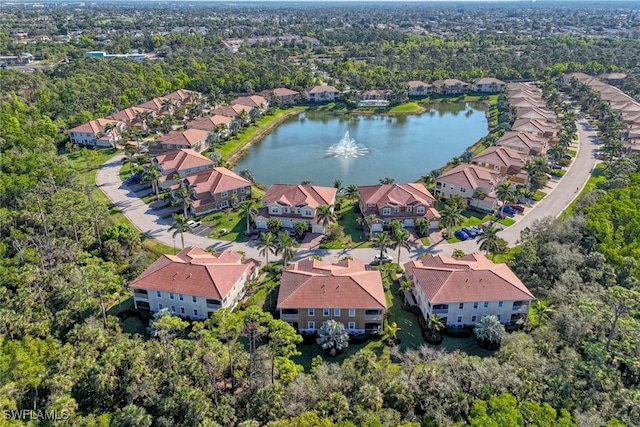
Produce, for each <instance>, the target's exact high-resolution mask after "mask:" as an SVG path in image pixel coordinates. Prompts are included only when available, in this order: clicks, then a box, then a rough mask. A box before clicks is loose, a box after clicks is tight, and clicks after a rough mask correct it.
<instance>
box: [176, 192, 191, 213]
mask: <svg viewBox="0 0 640 427" xmlns="http://www.w3.org/2000/svg"><path fill="white" fill-rule="evenodd" d="M173 198H174V203H175V204H176V205H179V206H182V213H183V214H184V217H185V218H187V217H188V216H189V215H188V213H187V209H189V208H190V207H191V206H192V205H193V200H192V199H191V191H189V189H188V188H186V187H180V188H179V189H178V190H177V191H175V192H174V193H173Z"/></svg>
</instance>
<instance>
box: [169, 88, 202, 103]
mask: <svg viewBox="0 0 640 427" xmlns="http://www.w3.org/2000/svg"><path fill="white" fill-rule="evenodd" d="M199 96H200V93H199V92H195V91H192V90H187V89H178V90H176V91H174V92H171V93H170V94H167V95H165V96H164V97H165V98H169V99H174V100H176V101H180V102H184V101H185V100H186V99H188V98H189V97H191V98H192V99H195V98H197V97H199Z"/></svg>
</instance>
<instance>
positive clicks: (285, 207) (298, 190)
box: [255, 184, 338, 233]
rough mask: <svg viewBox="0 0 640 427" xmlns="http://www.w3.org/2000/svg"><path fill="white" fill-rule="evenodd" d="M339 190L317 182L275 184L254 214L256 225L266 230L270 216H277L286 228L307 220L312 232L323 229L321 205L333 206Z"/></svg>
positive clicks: (320, 231) (321, 231) (318, 231)
mask: <svg viewBox="0 0 640 427" xmlns="http://www.w3.org/2000/svg"><path fill="white" fill-rule="evenodd" d="M337 194H338V190H337V189H336V188H333V187H320V186H317V185H291V184H274V185H272V186H271V187H269V190H267V192H266V193H265V195H264V196H263V197H262V208H260V209H259V211H258V215H257V216H256V218H255V223H256V228H258V229H261V230H266V229H267V228H268V227H267V223H268V221H269V219H270V218H278V219H280V221H281V222H282V226H283V227H285V228H294V227H295V223H296V222H306V223H307V224H308V225H309V227H310V229H311V232H312V233H324V232H325V230H324V226H323V225H322V223H321V222H320V220H319V219H318V207H320V206H333V205H334V204H335V202H336V195H337Z"/></svg>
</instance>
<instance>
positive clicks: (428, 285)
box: [404, 253, 535, 304]
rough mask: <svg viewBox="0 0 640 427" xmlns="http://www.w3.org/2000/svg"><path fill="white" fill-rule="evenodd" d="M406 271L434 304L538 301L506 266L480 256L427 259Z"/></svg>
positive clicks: (408, 265) (408, 264)
mask: <svg viewBox="0 0 640 427" xmlns="http://www.w3.org/2000/svg"><path fill="white" fill-rule="evenodd" d="M404 268H405V271H406V272H407V275H408V276H409V277H410V278H412V279H413V278H415V279H417V281H418V284H419V286H420V287H421V288H422V290H423V291H424V294H425V296H426V297H427V298H428V299H429V302H430V303H431V304H451V303H458V302H478V301H505V300H506V301H520V300H534V299H535V297H534V296H533V294H532V293H531V291H529V289H527V287H526V286H525V285H524V284H523V283H522V282H521V281H520V279H518V277H517V276H516V275H515V274H514V273H513V271H511V269H510V268H509V267H508V266H507V265H506V264H493V263H492V262H491V261H489V260H488V259H487V258H486V257H485V256H484V255H481V254H477V253H476V254H471V255H467V256H465V257H463V258H461V259H453V258H448V257H445V256H442V255H427V256H425V257H423V258H422V259H421V260H420V261H410V262H408V263H406V264H405V265H404Z"/></svg>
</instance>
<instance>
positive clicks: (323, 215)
mask: <svg viewBox="0 0 640 427" xmlns="http://www.w3.org/2000/svg"><path fill="white" fill-rule="evenodd" d="M316 216H317V217H318V223H320V224H322V233H323V234H324V233H325V232H326V230H327V225H329V224H331V223H332V222H333V221H335V220H336V213H335V212H334V211H333V205H320V206H318V208H317V209H316Z"/></svg>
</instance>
